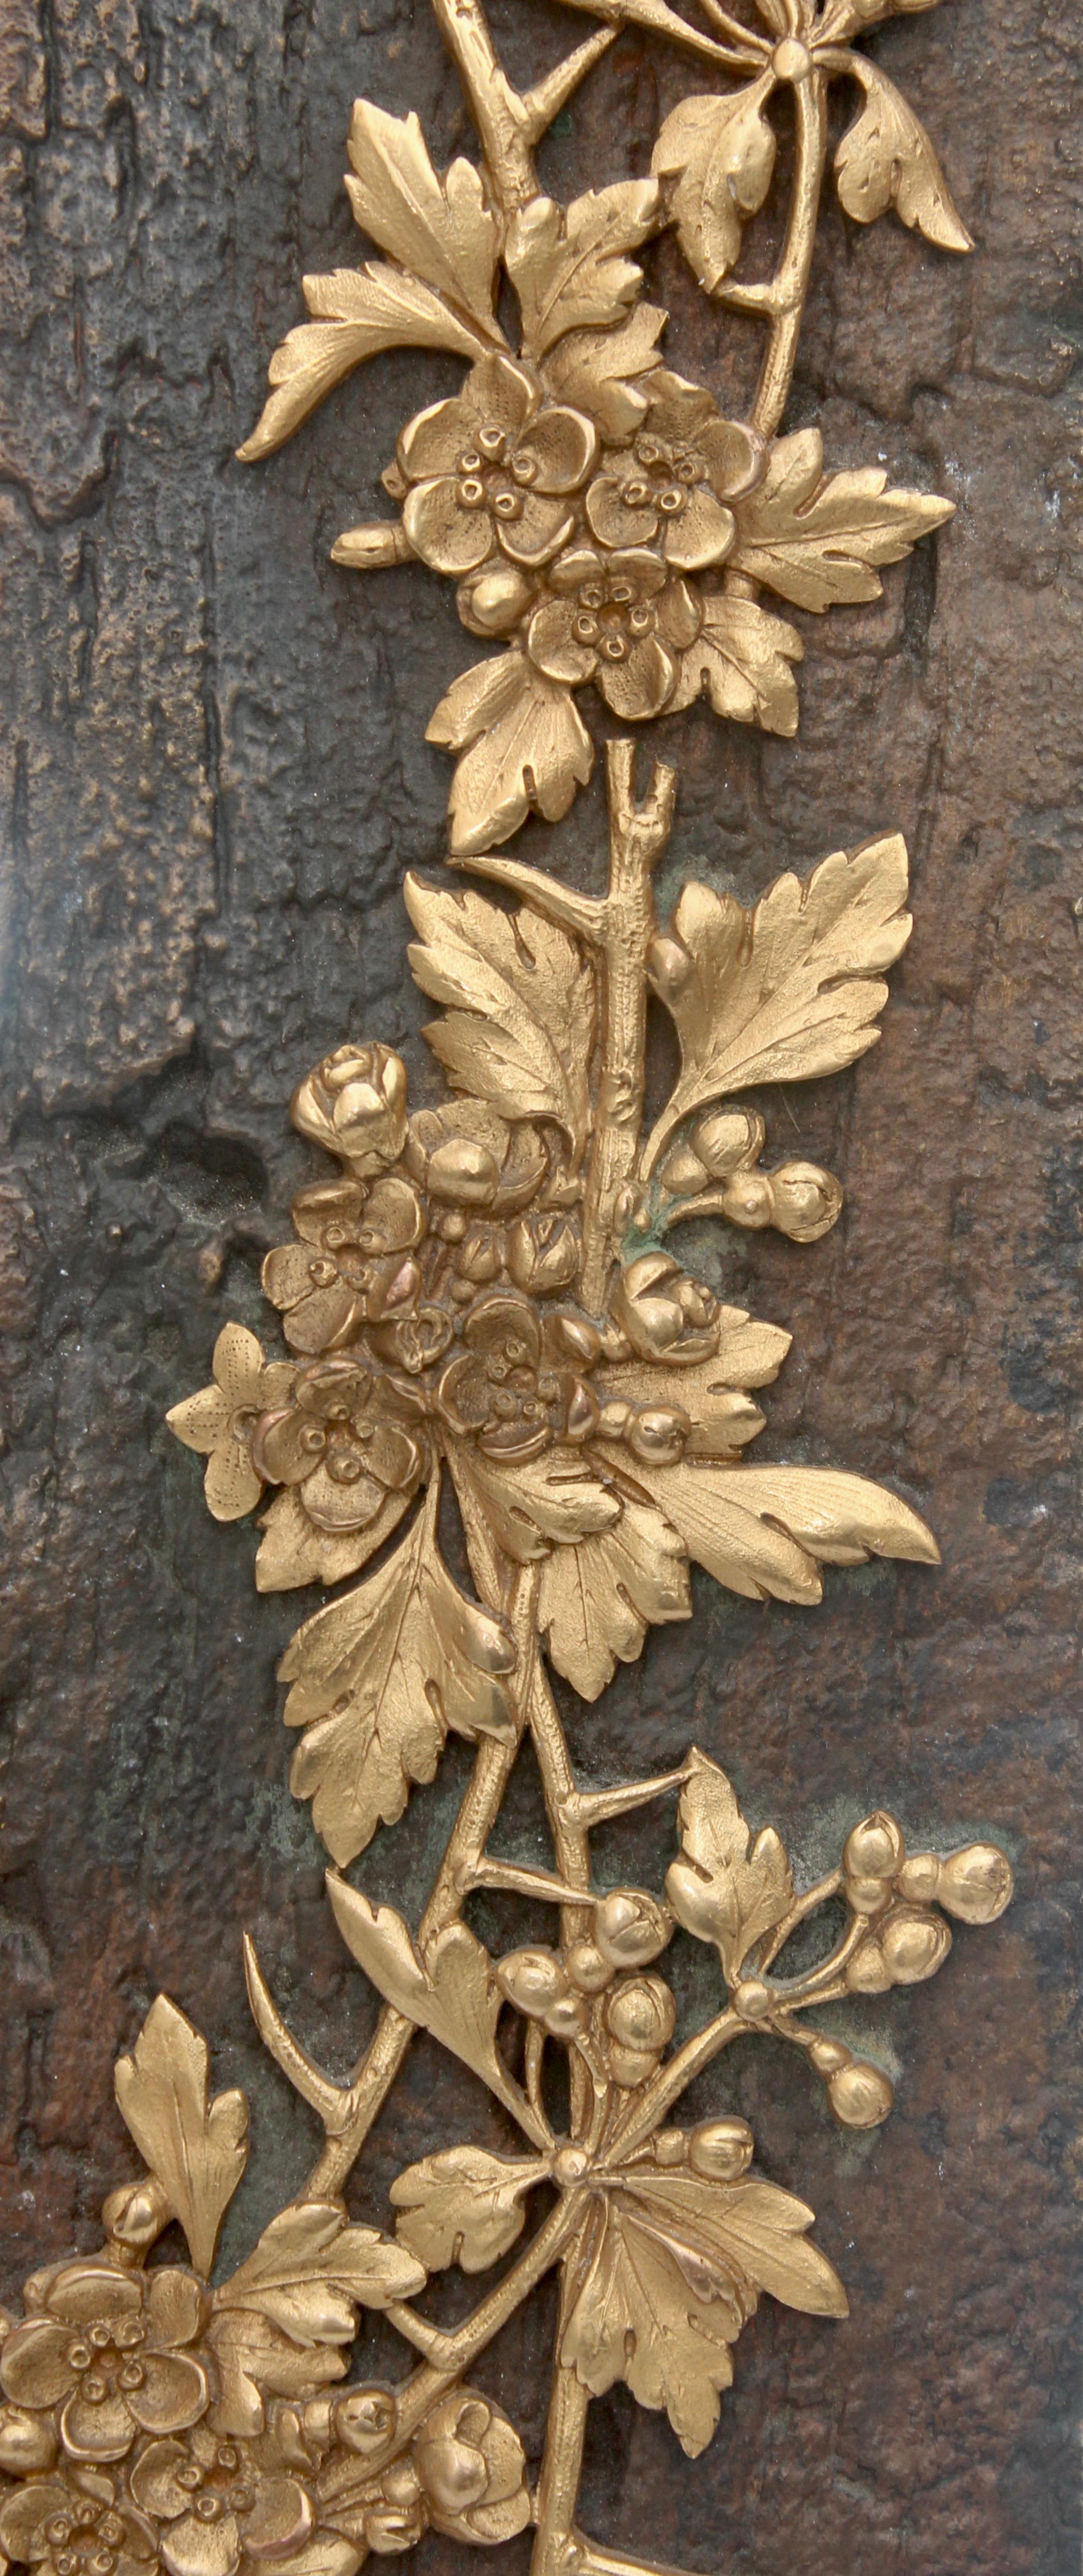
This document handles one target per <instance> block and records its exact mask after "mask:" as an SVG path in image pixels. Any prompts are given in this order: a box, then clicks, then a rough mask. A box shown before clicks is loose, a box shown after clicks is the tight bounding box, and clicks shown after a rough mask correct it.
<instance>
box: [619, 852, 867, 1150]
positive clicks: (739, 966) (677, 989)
mask: <svg viewBox="0 0 1083 2576" xmlns="http://www.w3.org/2000/svg"><path fill="white" fill-rule="evenodd" d="M907 884H908V866H907V855H906V843H905V841H904V840H903V838H902V836H901V834H900V833H898V832H893V833H890V834H888V835H887V836H886V837H885V838H884V839H883V840H880V841H869V842H866V844H865V846H864V848H863V849H860V850H856V851H854V852H853V853H852V854H850V853H848V852H847V851H845V850H836V851H834V852H833V853H832V855H831V857H830V858H827V859H823V860H822V861H821V863H820V865H819V867H817V868H814V869H813V872H812V874H811V876H809V877H806V878H805V879H803V880H802V879H799V878H797V877H795V876H782V877H779V878H778V879H777V880H776V882H775V884H774V885H773V886H772V887H771V889H770V892H769V893H768V894H766V895H765V896H764V897H763V900H762V902H760V903H758V904H756V905H755V907H754V909H753V910H752V911H746V910H745V907H744V905H743V904H740V903H738V901H737V899H736V896H734V895H728V894H722V895H720V894H715V892H714V891H713V889H712V888H711V887H710V886H702V885H694V884H691V885H686V886H685V888H684V891H683V893H682V895H681V898H680V901H679V903H678V905H677V909H676V911H675V913H674V915H673V919H672V923H671V925H670V926H671V930H672V932H673V934H674V937H675V939H676V940H678V941H679V942H680V943H681V946H682V947H683V948H684V950H685V951H686V953H687V957H688V961H689V962H688V968H687V970H685V969H684V967H683V965H682V966H681V968H680V970H679V971H678V973H677V974H676V975H674V976H672V977H670V978H669V979H668V980H667V982H666V983H665V985H664V986H662V985H660V986H659V987H658V990H659V993H660V998H661V999H662V1000H663V1001H664V1002H665V1004H666V1008H667V1010H668V1011H669V1012H670V1014H671V1016H672V1018H673V1020H674V1022H675V1024H676V1029H677V1035H678V1037H679V1039H680V1046H681V1071H680V1076H679V1079H678V1082H677V1085H676V1088H675V1090H674V1091H673V1093H672V1095H671V1097H670V1100H669V1101H668V1103H667V1106H666V1108H665V1110H664V1111H663V1114H662V1117H661V1118H660V1120H659V1122H658V1125H657V1126H656V1128H655V1130H654V1133H653V1135H652V1137H651V1139H650V1142H649V1145H648V1147H647V1149H646V1152H645V1155H644V1160H643V1170H644V1173H645V1174H649V1173H650V1172H651V1171H653V1169H654V1166H655V1164H656V1162H657V1160H658V1156H659V1154H660V1152H661V1150H662V1147H663V1145H664V1144H665V1141H666V1138H667V1137H668V1136H669V1135H670V1134H671V1132H672V1130H673V1128H674V1127H675V1126H676V1125H677V1123H678V1121H679V1120H680V1119H681V1118H683V1117H685V1116H687V1114H688V1112H689V1111H690V1110H693V1109H698V1108H702V1107H703V1106H704V1105H705V1103H706V1102H707V1101H710V1100H718V1099H721V1098H722V1096H723V1095H724V1094H726V1093H728V1092H733V1091H740V1090H745V1089H747V1088H748V1086H749V1084H750V1083H761V1082H801V1081H809V1080H811V1079H812V1078H813V1077H814V1076H817V1075H820V1074H826V1073H838V1072H839V1071H840V1070H841V1068H842V1067H843V1066H844V1065H847V1064H852V1063H853V1062H854V1060H855V1057H857V1056H859V1055H863V1054H864V1053H865V1050H866V1048H867V1047H871V1046H875V1044H876V1041H877V1038H878V1037H879V1034H880V1032H879V1030H878V1028H877V1026H876V1022H877V1019H878V1017H879V1014H880V1012H881V1011H882V1009H883V1007H884V1004H885V1002H886V1000H887V986H886V984H885V983H883V982H882V981H881V976H882V973H883V970H884V968H885V967H887V966H890V965H892V964H893V963H894V961H895V959H896V957H898V956H899V955H901V952H902V950H903V949H904V948H905V946H906V942H907V940H908V939H909V936H910V932H911V928H912V926H913V925H912V922H911V919H910V915H909V913H908V912H906V911H905V910H904V908H903V907H904V904H905V900H906V893H907Z"/></svg>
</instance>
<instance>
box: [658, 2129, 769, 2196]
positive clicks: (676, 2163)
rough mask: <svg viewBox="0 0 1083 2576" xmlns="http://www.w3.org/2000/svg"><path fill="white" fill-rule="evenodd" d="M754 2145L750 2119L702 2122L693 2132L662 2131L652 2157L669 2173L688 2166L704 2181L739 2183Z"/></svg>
mask: <svg viewBox="0 0 1083 2576" xmlns="http://www.w3.org/2000/svg"><path fill="white" fill-rule="evenodd" d="M753 2143H754V2142H753V2137H752V2131H751V2129H750V2128H749V2125H748V2122H747V2120H739V2119H737V2118H735V2117H731V2118H723V2119H718V2120H700V2121H699V2123H698V2125H697V2127H696V2128H694V2129H659V2130H658V2131H657V2133H656V2135H655V2136H654V2137H653V2138H652V2140H651V2155H652V2158H653V2161H654V2163H655V2164H656V2165H661V2166H662V2167H663V2168H664V2169H665V2170H666V2171H667V2172H673V2171H675V2170H677V2169H678V2168H679V2167H681V2166H685V2167H687V2169H688V2171H689V2172H690V2173H694V2174H696V2175H698V2177H699V2179H700V2181H701V2182H740V2180H741V2177H742V2175H743V2174H746V2173H747V2172H748V2168H749V2166H750V2164H751V2162H752V2148H753Z"/></svg>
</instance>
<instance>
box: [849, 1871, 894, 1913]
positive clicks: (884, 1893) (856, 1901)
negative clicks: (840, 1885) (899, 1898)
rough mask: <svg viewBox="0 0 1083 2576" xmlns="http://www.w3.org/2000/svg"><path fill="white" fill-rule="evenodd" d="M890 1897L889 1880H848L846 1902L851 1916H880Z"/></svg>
mask: <svg viewBox="0 0 1083 2576" xmlns="http://www.w3.org/2000/svg"><path fill="white" fill-rule="evenodd" d="M890 1895H891V1880H890V1879H889V1878H848V1879H847V1881H846V1902H847V1905H848V1906H849V1908H850V1911H851V1913H852V1914H882V1913H883V1910H884V1907H885V1905H886V1904H887V1902H888V1899H889V1897H890Z"/></svg>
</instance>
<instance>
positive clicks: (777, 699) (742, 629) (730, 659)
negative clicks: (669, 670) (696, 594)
mask: <svg viewBox="0 0 1083 2576" xmlns="http://www.w3.org/2000/svg"><path fill="white" fill-rule="evenodd" d="M804 652H805V648H804V645H803V644H802V642H801V638H800V636H799V634H798V633H797V631H796V628H795V627H793V626H787V625H786V624H785V622H784V620H783V619H782V618H781V617H772V616H771V615H770V613H769V611H768V610H767V609H765V608H759V607H758V606H757V604H756V601H755V600H754V599H738V598H734V597H731V596H730V595H729V594H728V593H725V592H723V593H720V594H718V595H716V596H714V597H712V598H708V599H706V600H705V601H704V605H703V624H702V626H701V628H700V631H699V634H698V635H697V637H696V641H695V643H694V644H691V645H689V647H688V650H687V652H685V653H682V655H681V660H680V668H679V671H678V674H677V685H676V688H675V690H674V693H673V696H672V697H671V699H670V701H669V706H670V710H671V711H673V712H674V713H675V712H676V711H677V710H678V709H679V708H681V707H688V706H691V704H692V701H693V699H694V698H698V697H699V696H700V694H701V692H702V691H703V690H704V689H706V691H707V695H708V697H709V698H710V701H711V705H712V707H713V708H714V712H715V714H716V716H729V717H730V718H731V720H732V721H733V722H734V723H735V724H758V725H762V726H763V729H764V732H765V733H779V734H787V735H788V734H794V733H796V731H797V722H798V703H797V684H796V681H795V679H794V676H793V672H792V670H791V669H790V664H791V662H800V661H803V659H804Z"/></svg>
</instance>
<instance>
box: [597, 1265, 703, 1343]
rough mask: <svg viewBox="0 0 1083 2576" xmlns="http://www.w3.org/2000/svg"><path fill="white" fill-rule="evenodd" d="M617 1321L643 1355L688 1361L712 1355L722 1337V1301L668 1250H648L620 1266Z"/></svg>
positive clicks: (615, 1299) (615, 1300)
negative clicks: (692, 1276) (622, 1268)
mask: <svg viewBox="0 0 1083 2576" xmlns="http://www.w3.org/2000/svg"><path fill="white" fill-rule="evenodd" d="M612 1313H613V1320H614V1323H615V1324H616V1325H617V1326H618V1328H619V1330H620V1331H621V1332H622V1333H624V1334H625V1335H626V1336H627V1339H628V1341H629V1342H630V1344H631V1347H632V1349H633V1351H635V1353H636V1354H637V1357H638V1358H640V1359H666V1360H668V1361H670V1362H671V1363H674V1362H675V1363H677V1364H678V1365H683V1366H687V1365H688V1364H689V1363H690V1362H692V1361H695V1360H704V1359H709V1358H710V1356H711V1353H712V1352H713V1350H714V1349H715V1346H716V1343H717V1339H718V1328H717V1319H718V1301H717V1299H716V1298H715V1297H713V1296H712V1294H711V1291H710V1289H709V1288H705V1287H703V1285H702V1284H701V1282H700V1281H699V1280H696V1279H689V1278H688V1277H687V1276H686V1274H685V1273H684V1272H683V1271H682V1270H681V1268H680V1265H679V1263H678V1262H676V1261H674V1260H672V1259H671V1257H670V1255H669V1253H668V1252H644V1253H641V1254H640V1255H639V1258H638V1260H636V1261H630V1262H629V1263H628V1266H627V1268H626V1269H625V1270H622V1272H621V1274H620V1278H619V1280H618V1282H617V1286H616V1289H615V1291H614V1295H613V1305H612Z"/></svg>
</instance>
